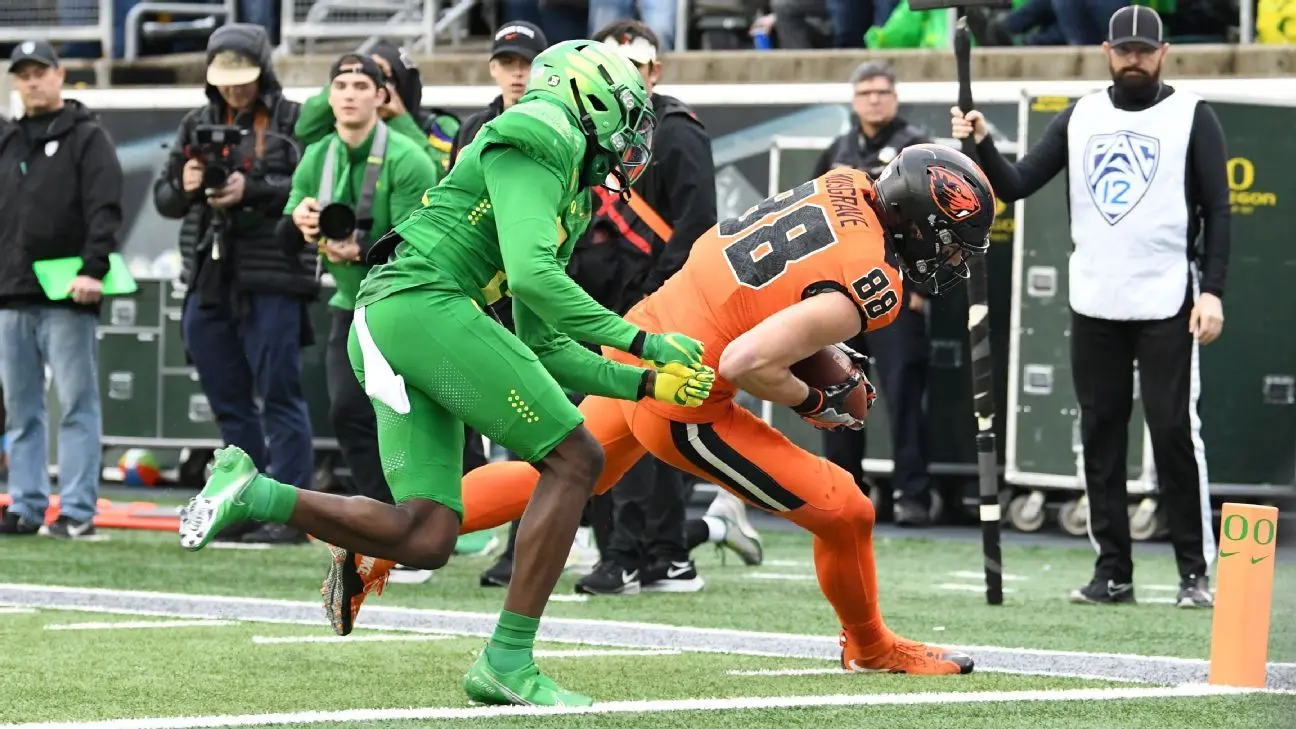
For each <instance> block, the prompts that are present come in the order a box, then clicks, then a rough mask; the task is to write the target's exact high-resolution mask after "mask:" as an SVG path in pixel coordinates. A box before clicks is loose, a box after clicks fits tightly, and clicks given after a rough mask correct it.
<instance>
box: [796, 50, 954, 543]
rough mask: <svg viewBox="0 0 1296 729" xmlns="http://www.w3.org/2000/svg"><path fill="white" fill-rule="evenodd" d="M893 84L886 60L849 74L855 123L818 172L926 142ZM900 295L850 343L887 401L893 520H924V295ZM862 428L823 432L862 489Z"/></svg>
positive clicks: (831, 455) (869, 164)
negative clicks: (866, 359) (895, 309)
mask: <svg viewBox="0 0 1296 729" xmlns="http://www.w3.org/2000/svg"><path fill="white" fill-rule="evenodd" d="M895 84H896V78H895V73H894V72H893V71H892V70H891V66H890V65H888V64H887V63H886V62H885V61H868V62H866V63H864V64H862V65H861V66H859V68H856V69H855V72H854V73H853V74H851V85H852V86H853V87H854V90H855V97H854V100H853V101H852V102H851V109H852V111H853V112H854V116H855V125H854V128H853V129H851V130H850V131H849V132H847V133H845V134H843V135H841V136H840V137H837V138H836V139H834V140H833V142H832V144H831V145H829V146H828V148H827V149H825V150H824V152H823V154H822V155H820V157H819V161H818V162H817V163H816V165H815V170H814V175H815V176H819V175H822V174H824V173H825V172H827V171H828V170H830V169H832V168H834V167H852V168H854V169H857V170H863V171H865V172H867V173H869V174H870V175H872V176H873V177H877V176H878V175H879V174H881V173H882V168H883V167H885V166H886V165H887V163H888V162H890V161H891V160H893V159H895V157H896V155H897V154H899V153H900V150H902V149H904V148H905V147H908V146H910V145H912V144H927V143H930V142H931V139H930V138H929V137H928V135H927V132H925V131H924V130H922V129H920V128H919V127H916V126H914V125H913V124H910V123H909V122H907V121H905V120H904V119H903V118H901V117H900V115H899V110H900V100H899V98H898V96H897V95H896V87H895ZM904 299H905V300H904V305H903V306H901V307H900V311H899V313H898V314H897V315H896V319H895V322H894V323H892V324H891V326H889V327H884V328H882V329H880V330H878V331H874V332H869V333H868V334H860V335H859V336H857V337H856V338H854V339H852V340H851V341H850V342H849V346H851V347H852V348H853V349H855V351H857V352H860V353H861V354H867V355H870V356H872V358H873V361H874V367H875V369H876V372H877V376H876V378H875V379H874V382H876V383H877V385H878V389H879V390H880V391H881V392H882V393H883V395H884V399H885V400H886V404H887V415H888V416H889V419H890V425H891V444H892V451H893V453H892V461H893V463H894V468H893V471H892V474H891V485H892V495H893V498H894V500H895V502H894V511H893V513H894V517H895V522H896V523H897V524H900V525H912V526H921V525H924V524H927V523H928V521H929V508H930V505H931V479H930V478H929V477H928V475H927V466H928V452H927V423H926V414H925V410H926V408H925V405H924V401H925V400H926V394H927V366H928V359H929V352H930V349H931V339H930V335H929V333H928V330H927V316H926V314H927V306H928V301H927V298H926V297H924V296H923V295H922V294H920V293H918V292H916V291H915V290H914V287H912V286H906V287H905V291H904ZM865 433H866V431H864V430H859V431H856V430H830V431H825V432H824V434H823V439H824V450H825V452H826V453H825V455H826V457H827V458H828V460H830V461H832V462H833V463H836V464H837V465H838V466H841V467H842V468H844V469H846V472H847V473H849V474H851V475H852V476H853V477H855V482H856V483H858V484H860V487H861V488H863V487H864V466H863V460H864V443H865Z"/></svg>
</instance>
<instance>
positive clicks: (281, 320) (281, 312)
mask: <svg viewBox="0 0 1296 729" xmlns="http://www.w3.org/2000/svg"><path fill="white" fill-rule="evenodd" d="M270 52H271V48H270V43H269V41H268V39H267V38H266V32H265V29H264V28H262V27H260V26H257V25H251V24H247V23H235V24H231V25H226V26H223V27H221V28H219V29H217V30H216V32H215V33H213V34H212V36H211V39H210V41H209V42H208V46H207V63H208V66H207V98H208V99H210V102H209V103H208V104H207V105H206V106H203V107H200V108H198V109H195V110H193V111H191V112H190V113H189V114H187V115H186V116H185V117H184V119H183V120H182V121H181V122H180V129H179V130H178V131H177V133H176V138H175V141H174V142H173V143H172V144H171V151H170V155H169V158H168V160H167V163H166V164H165V165H164V166H163V168H162V171H161V173H160V175H159V176H158V179H157V180H156V181H155V182H154V185H153V199H154V203H155V205H156V206H157V210H158V212H159V213H160V214H161V215H163V216H164V217H168V218H179V219H183V220H184V223H183V225H182V226H181V228H180V253H181V258H182V260H183V270H182V272H181V277H180V281H181V283H182V284H183V285H184V286H185V287H186V291H185V301H184V315H183V317H184V318H183V326H182V328H183V332H184V343H185V349H186V351H187V353H188V356H189V358H190V360H192V362H193V364H194V367H195V368H196V369H197V371H198V376H199V378H200V379H201V382H202V388H203V392H204V393H205V394H206V396H207V399H208V401H209V402H210V403H211V407H212V411H213V412H214V413H215V414H216V421H217V424H218V425H219V426H220V430H221V437H222V439H223V440H224V441H225V442H226V443H227V444H229V445H236V446H238V447H240V448H242V449H243V450H245V451H246V452H247V453H248V454H249V455H250V456H251V457H252V459H253V460H254V461H255V462H256V464H257V468H258V469H265V470H267V471H268V472H269V473H270V474H272V475H273V476H274V478H275V479H277V480H279V481H282V482H284V483H289V484H292V485H294V486H297V487H299V488H310V487H311V485H312V483H313V479H314V470H315V469H314V463H315V458H314V448H313V445H312V443H311V427H310V420H309V418H308V416H307V411H306V400H305V397H304V396H303V393H302V384H301V348H302V346H304V345H306V344H309V343H311V342H312V341H313V337H314V333H313V332H312V331H311V325H310V319H309V316H308V314H307V308H308V306H309V303H310V301H311V300H313V299H314V298H315V297H316V296H318V294H319V284H318V283H317V281H316V268H315V267H316V255H315V252H314V251H313V250H307V251H300V252H299V253H297V254H293V255H290V254H287V253H285V252H284V250H283V248H282V246H280V245H279V243H278V241H277V239H276V234H275V228H276V225H277V224H278V222H279V219H280V217H281V216H282V212H283V208H284V204H285V203H287V201H288V193H289V190H290V189H291V186H292V174H293V170H294V169H295V168H296V167H297V164H298V161H299V159H300V156H301V152H300V147H299V146H298V145H297V143H296V141H295V140H294V139H293V138H292V136H291V135H292V134H293V127H294V125H295V124H296V123H297V119H298V116H299V115H300V113H301V105H300V104H298V103H296V102H293V101H289V100H287V99H285V98H284V97H283V90H282V88H281V87H280V85H279V80H278V78H276V76H275V72H274V67H273V66H272V65H271V62H270ZM231 124H232V125H234V126H237V127H239V128H240V129H241V130H243V136H242V138H241V139H240V140H239V141H238V142H237V143H236V144H234V146H233V147H231V148H230V155H229V157H227V158H225V159H227V160H228V161H229V162H230V163H233V164H234V165H235V169H233V171H232V173H231V174H229V176H228V180H227V181H226V182H225V184H224V185H223V187H221V188H220V189H211V187H210V186H209V185H207V184H205V183H204V175H205V173H208V172H209V170H208V167H207V163H205V162H204V160H203V159H201V158H200V157H199V151H200V150H199V147H198V146H197V142H198V137H197V135H195V129H197V128H201V127H204V126H211V125H231ZM215 161H216V158H215V157H212V158H211V159H210V162H211V163H214V162H215ZM214 171H215V169H214V168H213V169H211V170H210V172H214ZM258 397H259V398H260V400H261V406H260V407H258V405H257V398H258ZM267 441H268V443H267ZM254 526H255V525H254ZM243 528H244V529H246V527H243ZM240 537H245V541H258V542H298V541H304V540H305V539H306V537H305V535H304V534H301V533H300V532H297V531H295V530H292V529H291V528H289V527H286V526H284V525H280V524H273V525H265V526H263V527H261V528H259V529H257V530H256V531H255V532H253V533H251V534H241V533H239V534H235V533H232V534H228V535H223V538H228V539H238V538H240Z"/></svg>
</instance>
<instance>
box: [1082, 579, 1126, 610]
mask: <svg viewBox="0 0 1296 729" xmlns="http://www.w3.org/2000/svg"><path fill="white" fill-rule="evenodd" d="M1071 602H1074V603H1084V604H1089V605H1116V604H1119V603H1130V604H1133V603H1135V602H1136V600H1135V599H1134V583H1133V582H1116V581H1115V580H1104V579H1101V578H1099V577H1095V578H1093V580H1091V581H1090V582H1089V584H1087V585H1085V586H1084V587H1081V588H1078V589H1076V590H1072V591H1071Z"/></svg>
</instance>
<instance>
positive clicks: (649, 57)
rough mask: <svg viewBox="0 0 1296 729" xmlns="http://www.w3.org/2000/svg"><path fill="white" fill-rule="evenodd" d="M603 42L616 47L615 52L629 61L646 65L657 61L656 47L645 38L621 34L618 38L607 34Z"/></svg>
mask: <svg viewBox="0 0 1296 729" xmlns="http://www.w3.org/2000/svg"><path fill="white" fill-rule="evenodd" d="M603 42H604V43H606V44H608V45H610V46H612V47H613V48H615V49H617V52H619V53H620V54H621V55H622V56H624V57H625V58H626V59H627V60H629V61H630V62H631V63H634V64H637V65H641V66H646V65H648V64H650V63H656V62H657V49H656V48H654V47H653V44H652V43H650V42H648V39H647V38H643V37H638V38H628V37H626V36H622V37H621V38H619V39H618V38H615V37H612V36H609V37H608V38H606V39H605V40H604V41H603Z"/></svg>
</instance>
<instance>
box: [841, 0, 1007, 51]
mask: <svg viewBox="0 0 1296 729" xmlns="http://www.w3.org/2000/svg"><path fill="white" fill-rule="evenodd" d="M1025 2H1026V0H1013V7H1014V8H1018V7H1021V6H1022V5H1023V4H1024V3H1025ZM949 17H950V13H949V10H944V9H942V10H911V9H910V8H909V0H900V4H899V5H896V8H895V10H892V11H891V15H889V16H887V21H886V24H885V25H880V26H879V25H875V26H873V27H872V28H869V29H868V32H867V33H865V34H864V41H865V44H866V45H867V46H868V47H869V48H874V49H877V48H937V49H949V47H950V43H949V38H950V36H949V30H950V29H949ZM976 44H977V43H976V39H975V38H973V39H972V45H973V46H976Z"/></svg>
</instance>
